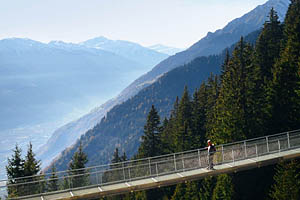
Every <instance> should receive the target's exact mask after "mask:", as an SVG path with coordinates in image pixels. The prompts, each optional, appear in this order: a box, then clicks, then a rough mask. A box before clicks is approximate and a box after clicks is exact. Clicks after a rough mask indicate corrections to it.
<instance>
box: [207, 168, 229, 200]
mask: <svg viewBox="0 0 300 200" xmlns="http://www.w3.org/2000/svg"><path fill="white" fill-rule="evenodd" d="M233 196H234V188H233V183H232V178H231V177H230V176H229V175H228V174H222V175H219V176H218V177H217V183H216V187H215V188H214V191H213V197H212V199H213V200H231V199H233Z"/></svg>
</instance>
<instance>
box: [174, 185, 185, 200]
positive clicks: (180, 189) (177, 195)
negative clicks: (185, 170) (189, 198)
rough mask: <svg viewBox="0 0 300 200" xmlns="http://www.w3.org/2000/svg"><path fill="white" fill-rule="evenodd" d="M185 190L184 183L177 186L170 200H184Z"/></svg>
mask: <svg viewBox="0 0 300 200" xmlns="http://www.w3.org/2000/svg"><path fill="white" fill-rule="evenodd" d="M185 189H186V185H185V184H184V183H179V184H177V185H176V189H175V191H174V194H173V196H172V198H171V200H186V198H185Z"/></svg>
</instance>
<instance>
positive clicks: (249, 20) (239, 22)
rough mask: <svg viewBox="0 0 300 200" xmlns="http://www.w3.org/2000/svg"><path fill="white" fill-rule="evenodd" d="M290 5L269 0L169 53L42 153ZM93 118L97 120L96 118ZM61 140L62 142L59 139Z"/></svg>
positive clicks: (58, 134)
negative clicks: (198, 39)
mask: <svg viewBox="0 0 300 200" xmlns="http://www.w3.org/2000/svg"><path fill="white" fill-rule="evenodd" d="M288 5H289V0H270V1H268V2H266V3H265V4H264V5H261V6H258V7H257V8H255V9H254V10H252V11H250V12H249V13H247V14H245V15H244V16H242V17H240V18H237V19H235V20H233V21H232V22H230V23H228V24H227V25H226V26H225V27H224V28H223V29H220V30H217V31H216V32H214V33H208V34H207V36H206V37H204V38H202V39H201V40H200V41H198V42H197V43H195V44H194V45H192V46H191V47H190V48H188V49H187V50H185V51H183V52H180V53H177V54H176V55H173V56H170V57H168V58H167V59H165V60H164V61H162V62H160V63H159V64H158V65H156V66H155V67H154V68H153V69H152V70H151V71H149V72H148V73H146V74H144V75H143V76H141V77H140V78H138V79H137V80H135V81H134V82H133V83H132V84H130V85H129V86H128V87H127V88H126V89H124V90H123V91H122V92H121V93H120V94H119V95H118V96H117V97H116V98H114V99H112V100H110V101H109V102H107V103H105V104H103V105H102V106H101V107H99V108H97V109H95V110H93V111H92V112H91V113H90V114H88V115H85V116H83V117H82V118H80V119H79V120H78V121H75V122H73V123H72V124H67V125H66V126H65V127H63V128H61V129H59V130H57V131H56V132H55V133H54V134H53V136H55V137H56V138H60V139H57V141H55V139H53V140H52V142H51V146H50V145H49V143H48V144H46V146H45V149H48V151H47V153H46V152H45V153H44V154H43V156H44V158H46V157H47V160H50V159H51V158H50V157H48V156H47V154H48V155H53V156H54V154H51V153H49V152H54V151H55V152H56V153H55V154H56V155H57V153H58V151H57V150H56V147H57V145H56V143H57V144H62V143H63V138H66V137H68V135H69V134H71V133H76V137H74V138H73V142H71V141H70V143H68V144H65V145H64V147H67V146H70V145H72V144H73V143H74V142H75V140H76V139H78V138H79V137H80V135H82V134H84V133H85V132H86V131H88V130H89V129H91V128H93V127H94V126H95V125H96V124H98V123H99V122H100V120H101V119H102V117H104V116H105V115H106V113H107V112H108V111H109V110H110V109H111V108H113V107H114V106H116V105H118V104H121V103H122V102H124V101H126V100H127V99H130V98H132V97H134V96H135V95H136V94H137V93H138V92H139V91H141V90H142V89H144V88H146V87H147V86H149V85H151V84H153V83H155V82H156V81H157V80H158V79H159V78H160V77H161V76H163V74H164V73H166V72H168V71H170V70H172V69H174V68H176V67H179V66H181V65H184V64H187V63H189V62H191V61H192V60H193V59H195V58H196V57H199V56H204V55H209V54H219V53H220V52H221V51H222V50H223V49H224V48H226V47H229V46H231V45H233V44H234V43H235V42H237V41H238V40H239V39H240V37H241V36H245V35H247V34H249V33H250V32H252V31H254V30H257V29H260V28H261V27H262V25H263V23H264V21H265V20H266V19H267V16H268V13H269V11H270V9H271V7H274V8H275V10H276V11H277V12H278V15H279V16H280V18H281V19H283V16H284V15H285V13H286V11H287V8H288ZM95 116H97V117H95ZM94 119H95V120H96V121H93V120H94ZM86 120H87V121H89V122H90V123H88V124H89V125H90V126H89V125H87V124H85V126H84V128H82V126H80V125H79V124H82V123H84V121H86ZM85 128H86V129H85ZM61 130H64V131H61ZM106 136H107V134H106ZM58 140H60V141H61V142H58ZM52 158H53V157H52Z"/></svg>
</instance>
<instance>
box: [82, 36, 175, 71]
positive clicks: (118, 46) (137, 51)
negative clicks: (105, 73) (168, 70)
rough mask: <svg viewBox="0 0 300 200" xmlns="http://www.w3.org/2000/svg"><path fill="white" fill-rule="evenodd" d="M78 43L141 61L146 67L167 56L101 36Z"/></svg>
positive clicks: (131, 43)
mask: <svg viewBox="0 0 300 200" xmlns="http://www.w3.org/2000/svg"><path fill="white" fill-rule="evenodd" d="M79 44H80V45H82V46H86V47H90V48H96V49H102V50H105V51H109V52H112V53H115V54H117V55H120V56H123V57H124V58H127V59H129V60H133V61H135V62H138V63H143V64H145V66H147V67H153V66H155V65H157V64H158V63H159V62H160V61H162V60H164V59H166V58H167V57H168V56H169V55H167V54H165V53H163V52H157V51H154V50H152V49H149V48H146V47H143V46H142V45H139V44H137V43H133V42H129V41H124V40H110V39H107V38H105V37H103V36H102V37H96V38H93V39H90V40H87V41H84V42H81V43H79Z"/></svg>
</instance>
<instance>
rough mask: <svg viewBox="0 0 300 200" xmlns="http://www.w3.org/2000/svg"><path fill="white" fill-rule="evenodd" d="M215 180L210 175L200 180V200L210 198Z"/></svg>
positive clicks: (209, 199) (208, 199)
mask: <svg viewBox="0 0 300 200" xmlns="http://www.w3.org/2000/svg"><path fill="white" fill-rule="evenodd" d="M215 182H216V180H215V178H214V177H211V176H210V177H207V178H205V179H203V180H202V181H201V184H200V189H199V197H200V199H201V200H211V199H212V194H213V190H214V187H215Z"/></svg>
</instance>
